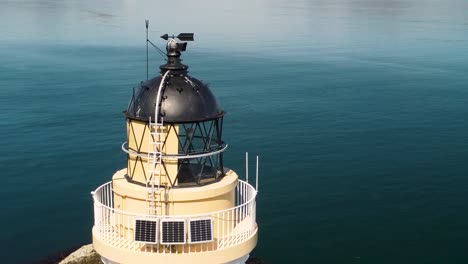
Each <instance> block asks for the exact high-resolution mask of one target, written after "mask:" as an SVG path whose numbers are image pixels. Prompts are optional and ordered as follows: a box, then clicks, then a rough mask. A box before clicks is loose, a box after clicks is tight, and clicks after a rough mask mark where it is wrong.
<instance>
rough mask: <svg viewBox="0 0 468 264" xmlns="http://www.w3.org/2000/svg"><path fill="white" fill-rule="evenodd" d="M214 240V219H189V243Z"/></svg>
mask: <svg viewBox="0 0 468 264" xmlns="http://www.w3.org/2000/svg"><path fill="white" fill-rule="evenodd" d="M210 241H213V219H212V218H199V219H191V220H189V243H192V244H195V243H204V242H210Z"/></svg>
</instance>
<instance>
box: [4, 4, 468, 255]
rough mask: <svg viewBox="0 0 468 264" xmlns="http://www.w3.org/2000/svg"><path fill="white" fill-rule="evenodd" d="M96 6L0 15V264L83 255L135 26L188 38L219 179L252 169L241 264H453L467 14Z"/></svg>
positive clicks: (467, 104) (132, 74)
mask: <svg viewBox="0 0 468 264" xmlns="http://www.w3.org/2000/svg"><path fill="white" fill-rule="evenodd" d="M96 2H97V1H88V0H81V1H78V0H76V1H72V0H66V1H59V0H55V1H54V0H49V1H39V0H31V1H5V0H0V36H1V37H0V127H1V130H0V131H1V138H2V140H1V142H0V143H1V144H0V153H2V155H0V165H1V171H2V183H1V185H0V200H1V201H3V203H2V206H1V212H2V216H1V217H0V225H1V226H2V232H1V234H2V235H1V236H0V245H1V250H0V259H2V263H33V262H34V261H36V260H38V259H42V258H44V257H46V256H47V255H50V254H54V253H56V252H58V251H61V250H64V249H67V248H70V247H72V246H76V245H80V244H84V243H89V242H90V241H91V234H90V232H91V231H90V230H91V226H92V208H91V206H92V204H91V197H90V194H89V192H90V191H91V190H93V189H94V188H95V187H96V186H98V185H99V184H101V183H103V182H106V181H108V180H109V179H110V177H111V176H112V174H113V172H115V171H116V170H118V169H120V168H122V167H124V166H126V162H125V155H124V154H123V153H122V152H121V151H120V144H121V142H122V141H124V140H125V127H124V118H123V116H122V114H121V111H122V110H123V109H125V107H126V105H127V102H128V100H129V99H130V94H131V87H132V86H133V85H135V84H137V83H139V81H140V80H142V79H144V78H145V75H146V69H145V41H144V40H145V39H144V35H145V33H144V19H146V18H149V19H151V22H150V28H151V32H150V35H152V38H153V40H154V41H157V42H158V43H159V44H161V46H162V45H163V42H161V41H158V40H157V36H159V35H161V34H163V33H179V32H191V31H193V32H196V41H195V42H194V43H190V44H189V48H188V50H189V52H187V53H186V54H184V59H185V63H187V64H188V65H189V66H190V67H191V68H190V70H191V74H192V75H193V76H195V77H197V78H200V79H202V80H205V81H206V82H208V83H210V84H211V87H212V89H213V92H214V93H215V94H216V96H217V97H218V99H219V101H220V104H221V105H222V106H223V107H224V109H225V110H226V111H227V112H228V113H229V115H228V116H227V118H226V120H225V135H226V141H227V142H229V144H230V149H229V151H228V153H227V155H226V165H227V166H229V167H231V168H234V169H236V170H237V171H238V172H239V173H240V174H243V173H244V170H245V169H244V164H243V153H244V151H249V152H250V153H251V154H257V153H258V154H260V155H261V170H260V177H261V184H260V196H259V199H258V222H259V225H260V235H259V244H258V246H257V248H256V250H255V252H254V253H255V255H257V256H259V257H260V258H262V259H263V260H264V261H266V262H267V263H306V262H307V263H392V264H393V263H467V262H468V252H467V250H466V247H467V245H468V191H467V189H468V122H467V121H466V120H467V117H468V73H467V72H468V2H467V1H463V0H453V1H442V0H440V1H429V0H428V1H423V0H407V1H395V0H374V1H371V0H363V1H358V0H354V1H353V0H327V1H325V0H321V1H300V0H288V1H285V0H276V1H248V0H242V1H234V0H233V1H221V2H220V1H214V0H213V1H202V2H199V1H196V2H195V1H186V0H182V1H175V2H171V1H161V2H160V3H155V2H154V1H129V0H128V1H124V0H121V1H120V0H117V1H99V3H96ZM151 60H152V61H151V71H152V73H153V74H156V72H157V71H156V68H157V66H158V65H159V64H161V63H162V60H161V59H160V57H159V56H158V55H157V54H156V53H152V58H151ZM252 165H253V163H252Z"/></svg>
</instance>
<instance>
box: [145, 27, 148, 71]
mask: <svg viewBox="0 0 468 264" xmlns="http://www.w3.org/2000/svg"><path fill="white" fill-rule="evenodd" d="M145 25H146V80H148V41H149V39H148V26H149V20H148V19H146V20H145Z"/></svg>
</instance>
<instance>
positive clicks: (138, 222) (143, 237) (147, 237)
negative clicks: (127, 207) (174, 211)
mask: <svg viewBox="0 0 468 264" xmlns="http://www.w3.org/2000/svg"><path fill="white" fill-rule="evenodd" d="M135 241H138V242H145V243H150V244H156V243H158V220H157V219H154V220H148V219H135Z"/></svg>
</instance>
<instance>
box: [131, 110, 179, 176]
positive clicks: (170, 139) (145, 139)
mask: <svg viewBox="0 0 468 264" xmlns="http://www.w3.org/2000/svg"><path fill="white" fill-rule="evenodd" d="M153 129H154V128H153ZM178 129H179V128H178V126H175V129H174V128H172V129H171V130H169V126H163V127H160V131H158V132H159V133H160V137H159V139H158V140H159V141H161V142H162V141H164V140H165V139H166V144H165V145H164V148H163V150H162V151H163V153H165V154H177V153H178V145H179V143H178V139H177V134H176V131H177V132H178ZM167 133H169V135H168V136H167V138H166V135H167ZM150 139H151V140H150ZM155 140H156V139H155V138H152V137H151V135H150V128H149V124H148V122H144V121H138V120H130V119H127V142H128V148H129V150H133V151H135V152H144V153H148V151H152V147H153V146H152V145H151V144H150V142H155ZM164 163H165V168H164V167H162V166H161V168H159V165H157V166H156V171H157V170H159V169H161V173H160V174H161V176H162V177H161V184H162V185H167V184H168V181H167V177H168V176H169V178H170V179H171V181H172V182H174V179H175V177H176V175H177V160H175V159H165V160H164ZM150 170H151V164H148V158H147V155H143V157H136V156H133V155H128V164H127V174H128V175H129V176H130V178H132V180H133V181H136V182H140V183H143V184H145V183H146V179H150V176H151V171H150ZM145 175H146V178H145ZM155 182H156V183H159V179H155Z"/></svg>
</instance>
